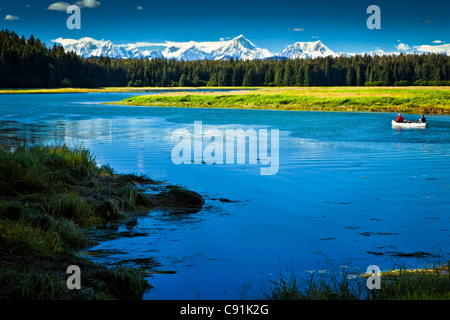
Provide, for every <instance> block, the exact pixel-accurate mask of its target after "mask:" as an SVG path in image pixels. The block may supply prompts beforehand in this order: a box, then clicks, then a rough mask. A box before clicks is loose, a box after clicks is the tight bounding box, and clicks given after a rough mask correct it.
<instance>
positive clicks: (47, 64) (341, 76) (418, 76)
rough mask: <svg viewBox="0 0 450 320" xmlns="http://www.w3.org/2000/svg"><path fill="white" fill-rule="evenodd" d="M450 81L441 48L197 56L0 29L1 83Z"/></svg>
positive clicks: (11, 85)
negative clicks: (69, 47) (112, 49)
mask: <svg viewBox="0 0 450 320" xmlns="http://www.w3.org/2000/svg"><path fill="white" fill-rule="evenodd" d="M385 85H394V86H405V85H450V57H449V56H447V55H443V54H400V55H387V56H370V55H356V56H352V57H325V58H316V59H275V58H274V59H265V60H245V61H244V60H235V59H230V60H223V61H215V60H197V61H176V60H167V59H153V60H149V59H110V58H108V57H99V58H95V57H92V58H88V59H87V58H82V57H79V56H77V55H76V54H75V53H73V52H65V51H64V49H63V47H62V46H60V45H56V44H55V45H53V47H51V48H48V47H47V46H46V45H45V44H44V43H42V42H41V41H40V40H39V39H35V38H34V37H33V36H30V38H29V39H25V37H24V36H22V37H19V36H18V35H17V34H16V33H14V32H11V31H8V30H2V31H0V87H2V88H56V87H85V88H92V87H111V86H131V87H141V86H156V87H177V86H180V87H184V86H194V87H196V86H385Z"/></svg>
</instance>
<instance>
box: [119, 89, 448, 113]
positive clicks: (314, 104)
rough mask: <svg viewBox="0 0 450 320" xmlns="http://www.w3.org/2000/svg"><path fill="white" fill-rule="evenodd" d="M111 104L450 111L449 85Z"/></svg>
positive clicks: (172, 95) (174, 96)
mask: <svg viewBox="0 0 450 320" xmlns="http://www.w3.org/2000/svg"><path fill="white" fill-rule="evenodd" d="M111 104H118V105H134V106H171V107H194V108H235V109H269V110H289V111H365V112H397V113H398V112H401V113H415V114H450V88H448V87H289V88H286V87H283V88H280V87H278V88H259V89H256V90H248V91H244V90H242V91H239V90H237V91H228V92H195V93H193V92H166V93H160V94H152V95H143V96H135V97H130V98H127V99H124V100H122V101H119V102H114V103H111Z"/></svg>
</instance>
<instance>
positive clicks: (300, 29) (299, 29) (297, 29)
mask: <svg viewBox="0 0 450 320" xmlns="http://www.w3.org/2000/svg"><path fill="white" fill-rule="evenodd" d="M304 30H305V29H303V28H294V29H292V31H304Z"/></svg>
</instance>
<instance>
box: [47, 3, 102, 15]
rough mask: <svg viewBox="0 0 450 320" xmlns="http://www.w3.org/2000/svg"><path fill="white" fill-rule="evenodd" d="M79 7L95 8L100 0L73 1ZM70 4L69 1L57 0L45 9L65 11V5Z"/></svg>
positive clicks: (98, 5)
mask: <svg viewBox="0 0 450 320" xmlns="http://www.w3.org/2000/svg"><path fill="white" fill-rule="evenodd" d="M75 4H76V5H77V6H79V7H80V8H97V7H100V1H95V0H81V1H77V2H76V3H75ZM68 6H70V4H69V3H67V2H64V1H58V2H55V3H52V4H51V5H49V6H48V7H47V10H55V11H64V12H65V11H67V7H68Z"/></svg>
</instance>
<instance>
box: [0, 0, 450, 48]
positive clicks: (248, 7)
mask: <svg viewBox="0 0 450 320" xmlns="http://www.w3.org/2000/svg"><path fill="white" fill-rule="evenodd" d="M77 1H78V0H65V1H62V2H66V3H69V4H75V3H76V2H77ZM82 1H83V3H81V6H82V7H83V5H84V7H83V8H82V10H81V30H69V29H67V27H66V20H67V18H68V17H69V14H67V13H66V12H65V11H57V10H49V9H48V8H49V6H50V5H51V4H54V3H57V2H58V1H55V0H53V1H52V0H33V1H32V0H23V1H22V0H15V1H5V0H1V1H0V8H1V9H0V29H9V30H12V31H15V32H16V33H18V34H19V35H22V34H24V35H25V36H26V37H28V36H29V35H30V34H33V35H34V36H35V37H38V38H40V39H42V40H43V41H44V42H45V43H46V44H48V45H52V42H51V40H52V39H56V38H59V37H62V38H72V39H79V38H82V37H86V36H87V37H91V38H94V39H98V40H101V39H106V40H111V41H112V42H113V43H115V44H126V43H134V42H141V41H142V42H164V41H166V40H167V41H190V40H194V41H217V40H219V39H220V38H227V37H230V38H232V37H235V36H238V35H240V34H243V35H244V36H245V37H247V38H248V39H250V40H251V41H252V42H253V43H254V44H256V45H257V46H259V47H261V48H266V49H269V50H270V51H271V52H275V53H276V52H281V51H282V50H283V49H284V48H285V47H286V46H288V45H290V44H293V43H295V42H298V41H316V40H321V41H322V42H323V43H324V44H326V45H327V46H328V47H329V48H330V49H331V50H333V51H336V52H340V51H346V52H363V51H370V50H374V49H376V48H381V49H383V50H385V51H394V50H395V46H397V45H398V44H399V43H400V42H401V43H405V44H408V45H409V46H418V45H436V44H439V43H441V44H442V43H448V42H450V39H449V34H450V18H449V13H450V1H442V0H440V1H437V0H427V1H411V0H409V1H405V0H398V1H395V0H394V1H385V0H381V1H380V0H370V1H366V0H359V1H347V0H340V1H328V0H322V1H312V0H310V1H302V0H297V1H292V0H290V1H286V0H276V1H275V0H270V1H267V0H227V1H215V0H207V1H206V0H200V1H179V0H169V1H162V0H160V1H153V0H152V1H145V0H126V1H124V0H82ZM372 4H375V5H378V6H379V7H380V9H381V29H380V30H369V29H368V28H367V27H366V20H367V18H368V17H369V14H367V13H366V9H367V7H368V6H369V5H372ZM433 41H435V42H434V43H433Z"/></svg>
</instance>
